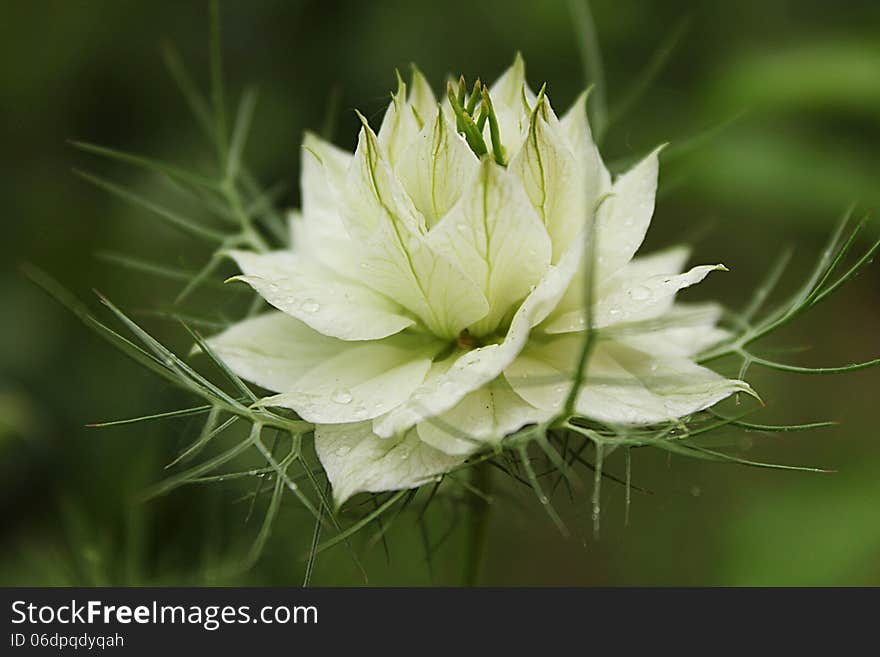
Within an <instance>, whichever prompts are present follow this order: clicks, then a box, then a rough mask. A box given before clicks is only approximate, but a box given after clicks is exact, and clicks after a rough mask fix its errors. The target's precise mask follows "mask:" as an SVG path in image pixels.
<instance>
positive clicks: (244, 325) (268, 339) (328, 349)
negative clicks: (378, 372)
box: [208, 312, 346, 391]
mask: <svg viewBox="0 0 880 657" xmlns="http://www.w3.org/2000/svg"><path fill="white" fill-rule="evenodd" d="M208 344H209V345H210V346H211V348H212V349H213V350H214V351H215V352H216V353H217V355H218V356H219V357H220V358H221V359H222V360H223V362H224V363H226V365H227V366H228V367H229V368H230V369H231V370H232V371H233V372H235V373H236V374H237V375H238V376H240V377H241V378H243V379H246V380H247V381H252V382H254V383H256V384H257V385H259V386H261V387H263V388H266V389H267V390H275V391H277V390H289V389H290V388H292V387H293V386H294V385H295V384H296V382H297V381H298V380H299V379H300V378H301V377H302V375H303V374H305V373H306V372H308V371H309V370H310V369H312V368H313V367H315V366H317V365H318V364H319V363H321V362H322V361H325V360H327V359H329V358H332V357H333V356H335V355H336V354H337V353H339V349H340V346H341V345H344V344H346V343H344V342H341V341H340V340H336V339H335V338H328V337H327V336H325V335H321V334H320V333H318V332H316V331H314V330H313V329H311V328H309V327H308V326H307V325H306V324H303V323H302V322H300V321H298V320H296V319H294V318H293V317H290V316H289V315H285V314H284V313H280V312H270V313H267V314H265V315H260V316H259V317H254V318H251V319H246V320H244V321H242V322H239V323H237V324H233V325H232V326H230V327H229V328H228V329H226V330H225V331H223V332H222V333H220V334H219V335H216V336H214V337H213V338H211V339H210V340H208Z"/></svg>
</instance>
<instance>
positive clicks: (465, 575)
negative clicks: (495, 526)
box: [461, 463, 492, 586]
mask: <svg viewBox="0 0 880 657" xmlns="http://www.w3.org/2000/svg"><path fill="white" fill-rule="evenodd" d="M471 472H472V479H471V484H472V485H473V486H474V487H475V488H476V489H477V490H479V491H480V492H482V493H485V494H486V495H487V496H488V495H490V494H491V491H492V470H491V467H490V466H489V464H488V463H480V464H479V465H476V466H474V467H473V468H472V469H471ZM489 509H490V504H489V502H488V501H487V500H485V499H481V498H479V497H477V496H476V495H473V496H472V497H471V503H470V505H469V506H468V517H467V527H466V531H467V536H466V541H467V542H466V543H465V555H464V569H463V571H462V578H461V584H462V586H477V585H478V584H479V581H480V576H481V575H482V572H483V564H484V562H485V559H486V545H487V543H488V540H487V539H488V537H489Z"/></svg>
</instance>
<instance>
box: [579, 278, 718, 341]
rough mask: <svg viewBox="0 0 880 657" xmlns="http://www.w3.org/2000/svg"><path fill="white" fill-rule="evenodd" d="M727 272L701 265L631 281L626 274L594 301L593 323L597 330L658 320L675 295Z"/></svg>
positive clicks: (610, 282)
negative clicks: (682, 271) (713, 273)
mask: <svg viewBox="0 0 880 657" xmlns="http://www.w3.org/2000/svg"><path fill="white" fill-rule="evenodd" d="M712 271H726V268H725V267H724V265H701V266H699V267H694V268H693V269H691V270H690V271H687V272H685V273H684V274H677V275H670V274H656V275H653V276H648V277H647V278H641V277H639V276H634V277H633V278H630V277H629V276H627V275H626V273H625V271H624V272H621V275H620V277H619V278H618V277H615V279H614V280H613V281H609V283H608V286H609V289H608V290H607V291H606V292H604V293H603V294H602V295H601V297H600V298H599V299H598V300H597V301H596V304H595V307H594V310H593V323H594V325H595V326H596V327H597V328H602V327H604V326H610V325H612V324H620V323H623V322H635V321H642V320H645V319H650V318H653V317H659V316H660V315H662V314H663V313H665V312H666V311H668V310H669V309H670V308H672V304H673V302H674V300H675V295H676V293H677V292H678V291H679V290H681V289H683V288H686V287H689V286H691V285H695V284H697V283H699V282H700V281H702V280H703V279H704V278H706V276H707V275H708V274H709V272H712Z"/></svg>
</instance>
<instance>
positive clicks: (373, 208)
mask: <svg viewBox="0 0 880 657" xmlns="http://www.w3.org/2000/svg"><path fill="white" fill-rule="evenodd" d="M347 191H348V195H349V200H350V203H349V204H347V206H346V210H347V214H346V223H347V226H348V227H349V232H350V233H351V234H353V235H358V236H359V240H360V243H359V266H360V270H359V274H360V279H361V280H363V282H364V283H365V284H366V285H368V286H369V287H371V288H373V289H374V290H376V291H377V292H379V293H381V294H383V295H384V296H386V297H389V298H392V299H394V300H395V301H397V302H398V303H400V305H402V306H403V307H404V308H407V309H408V310H410V311H411V312H412V313H413V314H415V315H416V316H418V317H419V318H420V319H421V320H422V321H423V322H424V323H425V325H426V326H427V327H428V329H430V331H431V332H432V333H434V335H437V336H441V337H447V338H454V337H456V336H457V335H458V334H459V333H460V332H461V330H462V329H463V328H465V327H466V326H469V325H470V324H473V323H474V322H476V321H477V320H479V319H480V318H482V317H484V316H485V315H486V313H487V312H488V310H489V305H488V303H487V302H486V299H485V297H484V296H483V294H482V292H481V291H480V289H479V287H478V286H477V285H476V283H474V282H473V280H472V279H471V278H470V277H469V276H467V275H466V274H465V273H463V272H462V271H461V270H460V269H459V268H458V267H457V266H456V265H454V264H453V263H452V262H450V261H449V259H447V258H445V257H444V256H442V255H441V254H439V253H437V252H436V250H435V249H434V247H433V246H431V245H430V244H429V243H428V242H427V241H426V240H425V237H424V236H423V234H422V231H423V230H424V225H423V224H424V219H423V218H422V217H421V214H420V213H418V211H417V210H416V209H415V207H414V206H413V205H412V203H411V202H410V201H409V198H408V197H407V196H406V194H405V193H404V192H403V189H402V187H401V186H400V183H399V182H398V181H397V180H396V178H395V177H394V175H393V174H392V172H391V169H390V168H389V167H388V165H387V163H386V162H385V161H384V160H383V159H382V157H381V153H380V150H379V148H378V145H377V142H376V137H375V135H374V134H373V133H372V131H371V130H370V129H369V127H368V126H364V129H363V130H362V131H361V135H360V141H359V144H358V150H357V152H356V154H355V160H354V163H353V165H352V169H351V170H350V171H349V184H348V185H347Z"/></svg>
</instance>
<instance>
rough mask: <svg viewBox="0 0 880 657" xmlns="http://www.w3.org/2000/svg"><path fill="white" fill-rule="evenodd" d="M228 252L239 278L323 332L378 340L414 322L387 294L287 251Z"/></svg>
mask: <svg viewBox="0 0 880 657" xmlns="http://www.w3.org/2000/svg"><path fill="white" fill-rule="evenodd" d="M230 255H231V256H232V257H233V258H235V261H236V262H237V263H238V266H239V267H240V268H241V270H242V271H243V272H244V275H243V276H237V277H236V280H241V281H244V282H246V283H248V284H249V285H250V286H251V287H253V288H254V289H255V290H256V291H257V292H258V293H259V294H260V295H261V296H262V297H263V298H264V299H266V301H268V302H269V303H271V304H272V305H273V306H275V307H276V308H278V310H281V311H283V312H285V313H287V314H288V315H290V316H292V317H296V318H297V319H299V320H301V321H303V322H305V323H306V324H308V325H309V326H311V327H312V328H313V329H315V330H316V331H318V332H319V333H323V334H324V335H329V336H332V337H336V338H341V339H342V340H375V339H377V338H384V337H386V336H389V335H392V334H394V333H399V332H400V331H402V330H403V329H405V328H407V327H408V326H412V325H413V324H415V321H414V320H413V319H412V318H410V317H407V316H406V315H405V314H404V313H403V312H402V309H401V308H400V306H398V305H397V304H396V303H394V302H392V301H391V300H389V299H388V298H387V297H383V296H382V295H379V294H377V293H375V292H373V291H372V290H370V289H369V288H366V287H364V286H363V285H360V284H358V283H356V282H354V281H351V280H348V279H345V278H343V277H342V276H340V275H338V274H336V273H334V272H332V271H330V270H329V269H327V268H326V267H322V266H321V265H319V264H317V263H314V262H309V261H308V260H304V259H303V258H302V257H300V256H298V255H296V254H293V253H291V252H289V251H275V252H272V253H265V254H258V253H250V252H248V251H232V252H231V253H230Z"/></svg>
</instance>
